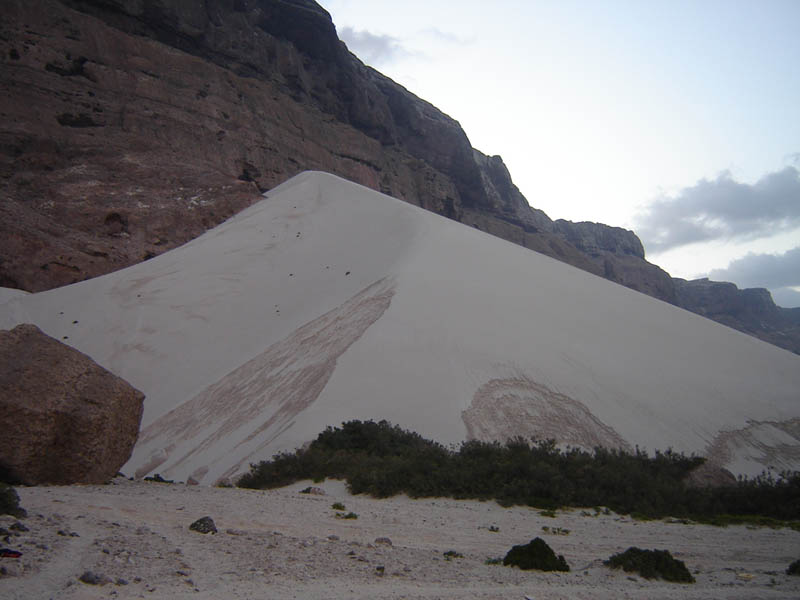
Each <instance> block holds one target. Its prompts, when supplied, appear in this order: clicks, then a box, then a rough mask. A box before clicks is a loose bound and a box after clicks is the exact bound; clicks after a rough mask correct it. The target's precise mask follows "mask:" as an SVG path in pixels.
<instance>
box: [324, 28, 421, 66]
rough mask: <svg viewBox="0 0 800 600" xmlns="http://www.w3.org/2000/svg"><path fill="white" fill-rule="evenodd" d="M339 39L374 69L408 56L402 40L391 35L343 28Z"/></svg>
mask: <svg viewBox="0 0 800 600" xmlns="http://www.w3.org/2000/svg"><path fill="white" fill-rule="evenodd" d="M339 38H340V39H341V40H342V41H343V42H344V43H345V44H347V47H348V48H349V49H350V51H351V52H352V53H353V54H355V55H356V56H358V57H359V58H360V59H361V60H362V61H364V62H365V63H366V64H368V65H370V66H372V67H378V66H381V65H385V64H388V63H391V62H393V61H395V60H397V59H398V58H401V57H403V56H405V55H406V54H408V52H407V51H406V50H405V49H404V48H403V46H402V45H401V44H400V40H398V39H397V38H395V37H392V36H390V35H384V34H375V33H371V32H369V31H359V30H356V29H353V28H352V27H343V28H342V29H341V30H340V31H339Z"/></svg>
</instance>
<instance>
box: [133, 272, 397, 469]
mask: <svg viewBox="0 0 800 600" xmlns="http://www.w3.org/2000/svg"><path fill="white" fill-rule="evenodd" d="M394 293H395V288H394V282H393V281H391V280H387V279H381V280H379V281H377V282H375V283H373V284H372V285H370V286H369V287H367V288H365V289H363V290H362V291H361V292H359V293H358V294H356V295H355V296H353V297H352V298H351V299H350V300H348V301H347V302H345V303H344V304H342V305H341V306H339V307H337V308H335V309H333V310H331V311H329V312H328V313H326V314H324V315H322V316H321V317H319V318H317V319H315V320H313V321H310V322H309V323H307V324H306V325H304V326H302V327H300V328H299V329H297V330H295V331H294V332H293V333H292V334H291V335H289V336H288V337H287V338H285V339H283V340H282V341H280V342H278V343H276V344H273V345H272V346H270V347H269V348H267V349H266V350H265V351H264V352H262V353H261V354H260V355H258V356H256V357H255V358H253V359H251V360H250V361H248V362H246V363H245V364H243V365H242V366H240V367H238V368H236V369H234V370H233V371H231V372H230V373H228V374H227V375H225V376H224V377H223V378H222V379H220V380H219V381H217V382H216V383H214V384H212V385H210V386H208V387H207V388H206V389H205V390H203V391H202V392H200V393H199V394H197V395H196V396H195V397H194V398H192V399H190V400H188V401H187V402H185V403H183V404H181V405H180V406H178V407H177V408H175V409H173V410H172V411H170V412H169V413H167V414H166V415H164V416H163V417H161V418H160V419H158V420H156V421H155V422H153V423H152V424H151V425H149V426H148V427H147V428H145V429H144V430H143V431H142V432H141V434H140V436H139V445H140V446H143V447H144V448H147V450H148V451H149V452H150V453H151V454H150V455H151V458H152V459H155V460H148V461H147V462H146V464H144V465H143V466H142V467H141V468H140V469H138V470H137V471H136V476H137V477H142V476H144V475H146V474H147V473H148V472H150V471H151V470H153V469H155V468H156V467H157V466H160V465H165V466H164V467H163V468H162V472H164V473H169V472H170V470H172V469H175V468H176V467H179V466H181V465H182V464H184V463H185V462H186V461H190V460H191V459H195V460H194V461H193V462H198V461H197V458H198V457H197V455H198V454H202V453H203V452H204V451H206V450H208V449H210V448H211V447H213V446H215V445H217V444H220V443H221V442H224V444H225V446H226V447H228V448H229V450H228V452H229V454H230V455H229V456H228V457H226V456H219V451H215V452H214V455H215V459H217V460H218V461H219V462H218V465H219V466H224V467H225V469H226V470H225V474H224V475H223V477H224V476H226V475H227V476H230V475H232V474H234V473H235V472H236V471H237V470H238V469H239V468H240V466H241V465H242V464H244V463H245V461H248V460H250V459H251V457H253V456H254V455H257V454H258V453H259V451H260V450H262V449H263V448H265V447H266V446H268V445H269V443H270V442H271V441H272V440H273V439H274V438H275V436H276V435H279V434H280V433H282V432H283V431H285V430H286V429H288V428H289V427H291V425H292V424H293V422H294V419H295V418H296V417H297V415H298V414H300V413H301V412H303V411H304V410H305V409H307V408H308V407H309V406H311V404H313V402H314V401H315V400H316V399H317V398H318V397H319V395H320V393H322V390H323V389H324V388H325V386H326V385H327V383H328V380H329V379H330V378H331V375H333V372H334V370H335V368H336V363H337V360H338V359H339V357H340V356H341V355H342V354H344V352H346V351H347V349H348V348H349V347H350V346H351V345H352V344H353V343H355V342H356V341H357V340H358V339H359V338H360V337H361V336H362V335H363V334H364V332H366V330H367V328H369V326H370V325H372V324H373V323H374V322H375V321H377V320H378V319H379V318H380V317H381V316H382V315H383V313H384V312H386V309H388V308H389V305H390V304H391V301H392V297H393V296H394ZM186 442H188V444H187V443H186ZM175 446H180V447H181V448H182V451H183V454H182V455H181V456H177V457H176V456H172V454H173V449H174V447H175ZM171 447H172V448H171ZM156 462H157V463H158V464H157V465H156V464H155V463H156ZM200 462H202V461H200ZM195 472H196V473H198V475H199V474H200V473H203V467H202V466H201V467H199V468H198V469H196V470H195ZM203 474H205V473H203Z"/></svg>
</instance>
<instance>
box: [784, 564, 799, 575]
mask: <svg viewBox="0 0 800 600" xmlns="http://www.w3.org/2000/svg"><path fill="white" fill-rule="evenodd" d="M786 574H787V575H800V560H796V561H794V562H793V563H792V564H790V565H789V568H788V569H786Z"/></svg>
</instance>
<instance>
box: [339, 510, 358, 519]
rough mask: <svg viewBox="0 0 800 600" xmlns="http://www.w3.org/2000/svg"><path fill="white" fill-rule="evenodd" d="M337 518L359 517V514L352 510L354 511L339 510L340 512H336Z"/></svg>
mask: <svg viewBox="0 0 800 600" xmlns="http://www.w3.org/2000/svg"><path fill="white" fill-rule="evenodd" d="M336 518H337V519H357V518H358V515H357V514H356V513H354V512H352V511H351V512H349V513H343V512H338V513H336Z"/></svg>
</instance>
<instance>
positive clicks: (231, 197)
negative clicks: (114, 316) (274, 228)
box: [0, 0, 647, 291]
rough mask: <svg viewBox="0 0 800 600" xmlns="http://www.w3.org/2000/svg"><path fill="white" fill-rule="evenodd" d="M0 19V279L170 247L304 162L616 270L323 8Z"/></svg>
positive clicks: (102, 268) (115, 6) (75, 270)
mask: <svg viewBox="0 0 800 600" xmlns="http://www.w3.org/2000/svg"><path fill="white" fill-rule="evenodd" d="M4 13H5V14H4V21H3V25H2V30H0V32H1V33H2V40H3V41H2V53H1V54H0V56H2V61H3V69H2V73H3V75H2V78H3V79H2V81H3V87H4V90H6V91H5V93H4V98H3V99H2V102H1V103H0V112H2V115H0V116H2V117H3V119H4V122H5V123H6V124H7V125H6V126H4V128H3V131H2V133H0V140H1V142H0V148H2V153H1V154H0V176H2V178H3V180H4V184H5V186H6V189H7V195H8V202H6V203H4V205H3V207H2V211H3V215H2V216H3V225H2V227H3V231H2V233H3V234H4V235H3V238H4V240H5V241H4V242H2V259H3V263H2V264H1V265H0V284H2V285H6V286H9V287H19V288H22V289H27V290H30V291H39V290H42V289H47V288H50V287H54V286H58V285H63V284H66V283H71V282H74V281H79V280H81V279H85V278H87V277H92V276H95V275H98V274H101V273H105V272H108V271H110V270H115V269H118V268H121V267H123V266H126V265H129V264H132V263H135V262H138V261H141V260H144V259H146V258H148V257H151V256H154V255H157V254H160V253H161V252H163V251H165V250H167V249H170V248H172V247H174V246H176V245H178V244H181V243H183V242H185V241H187V240H189V239H191V238H193V237H195V236H196V235H198V234H199V233H201V232H202V231H204V230H206V229H207V228H209V227H211V226H213V225H215V224H217V223H219V222H220V221H222V220H224V219H225V218H227V217H228V216H230V215H231V214H233V213H234V212H236V211H238V210H239V209H241V208H243V207H244V206H246V205H247V204H249V203H251V202H252V201H254V200H255V199H257V198H258V194H259V192H260V191H263V190H265V189H268V188H271V187H273V186H274V185H276V184H278V183H280V182H282V181H284V180H285V179H287V178H288V177H290V176H292V175H295V174H296V173H298V172H300V171H302V170H307V169H321V170H326V171H329V172H333V173H336V174H338V175H342V176H344V177H347V178H349V179H351V180H353V181H356V182H358V183H361V184H364V185H367V186H369V187H372V188H373V189H377V190H380V191H382V192H384V193H387V194H390V195H392V196H395V197H398V198H402V199H404V200H407V201H409V202H411V203H414V204H417V205H420V206H423V207H425V208H428V209H430V210H433V211H435V212H438V213H440V214H442V215H445V216H447V217H450V218H453V219H457V220H462V221H464V222H467V223H471V224H473V225H477V226H479V227H481V228H482V229H485V230H487V231H489V232H491V233H494V234H496V235H500V236H501V237H505V238H507V239H510V240H511V241H514V242H516V243H519V244H522V245H525V246H527V247H530V248H533V249H535V250H538V251H540V252H544V253H546V254H549V255H551V256H554V257H556V258H559V259H561V260H565V261H567V262H571V263H572V264H575V265H576V266H579V267H581V268H584V269H587V270H590V271H592V272H595V273H597V274H600V275H602V274H603V273H604V266H603V265H596V264H594V262H593V261H592V260H587V258H586V257H585V256H584V255H583V253H582V252H580V251H578V250H577V249H576V248H575V247H574V246H573V245H572V244H571V243H570V242H569V240H568V239H566V237H565V236H564V235H561V234H559V233H558V232H557V231H556V230H555V227H554V225H553V223H552V221H551V220H550V219H549V218H548V217H547V215H545V214H544V213H543V212H541V211H537V210H534V209H531V208H530V207H529V206H528V203H527V201H526V200H525V198H524V197H523V196H522V194H521V193H520V192H519V190H518V189H517V188H516V186H514V185H513V183H512V181H511V177H510V175H509V173H508V170H507V169H506V167H505V165H504V164H503V162H502V160H501V159H500V157H486V156H484V155H482V154H480V153H479V152H477V151H475V150H473V148H472V147H471V145H470V143H469V140H468V139H467V136H466V134H465V133H464V131H463V130H462V129H461V127H460V126H459V124H458V123H457V122H456V121H454V120H453V119H451V118H449V117H448V116H447V115H445V114H443V113H442V112H441V111H439V110H438V109H436V108H435V107H434V106H432V105H430V104H429V103H427V102H424V101H423V100H420V99H419V98H417V97H415V96H414V95H413V94H411V93H409V92H408V91H407V90H405V89H404V88H402V87H401V86H399V85H397V84H396V83H394V82H393V81H391V80H390V79H388V78H386V77H384V76H383V75H381V74H380V73H378V72H377V71H374V70H373V69H371V68H368V67H366V66H364V65H363V64H362V63H361V62H360V61H358V59H356V58H355V57H354V56H353V55H352V54H350V53H349V52H348V51H347V48H346V47H345V46H344V44H343V43H341V42H340V41H339V39H338V37H337V36H336V30H335V28H334V25H333V23H332V22H331V19H330V16H329V15H328V14H327V13H326V12H325V11H324V10H323V9H322V8H320V7H319V6H318V5H316V4H315V3H313V2H302V1H292V2H289V1H275V0H260V1H236V2H234V1H233V0H229V1H225V0H219V1H217V2H213V3H204V4H202V5H201V4H198V3H185V2H174V1H167V0H164V1H156V0H147V1H143V2H138V3H130V2H123V1H122V0H111V1H104V2H99V1H87V0H84V1H78V0H64V1H63V2H57V1H55V0H34V1H32V2H22V1H17V2H9V3H7V8H6V9H5V10H4ZM611 260H612V262H613V258H612V259H611ZM642 265H643V266H644V267H645V268H647V265H646V263H642ZM611 271H614V270H613V269H612V270H611ZM614 272H616V271H614Z"/></svg>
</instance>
